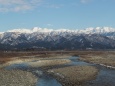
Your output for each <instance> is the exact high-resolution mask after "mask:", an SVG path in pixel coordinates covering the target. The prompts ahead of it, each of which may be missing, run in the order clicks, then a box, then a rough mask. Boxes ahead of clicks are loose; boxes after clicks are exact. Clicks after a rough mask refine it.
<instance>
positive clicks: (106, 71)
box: [5, 56, 115, 86]
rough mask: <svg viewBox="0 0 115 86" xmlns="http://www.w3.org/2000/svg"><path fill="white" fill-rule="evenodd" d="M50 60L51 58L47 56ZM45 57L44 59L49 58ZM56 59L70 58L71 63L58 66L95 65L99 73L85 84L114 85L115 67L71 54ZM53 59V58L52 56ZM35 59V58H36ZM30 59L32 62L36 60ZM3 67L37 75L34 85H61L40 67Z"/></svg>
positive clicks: (87, 85)
mask: <svg viewBox="0 0 115 86" xmlns="http://www.w3.org/2000/svg"><path fill="white" fill-rule="evenodd" d="M49 59H50V60H51V58H49ZM49 59H45V60H49ZM56 59H70V60H71V63H67V64H63V65H60V66H58V67H68V66H76V65H82V66H83V65H90V66H95V67H97V68H98V69H99V73H98V75H97V77H96V79H95V80H92V81H88V82H86V86H115V81H114V80H115V69H110V68H106V67H104V66H100V65H97V64H91V63H87V62H83V61H80V60H79V57H77V56H72V57H70V58H56ZM52 60H53V58H52ZM36 61H37V60H36ZM36 61H32V62H36ZM5 69H7V70H11V69H21V70H24V71H29V72H32V73H33V74H35V75H36V76H37V77H39V80H38V81H37V83H36V86H62V85H61V84H60V83H59V82H58V81H57V80H56V79H55V78H53V77H52V76H50V75H48V74H47V73H45V72H44V71H43V70H42V69H41V68H30V67H29V66H28V64H27V63H26V62H25V63H22V64H12V65H10V66H7V67H6V68H5Z"/></svg>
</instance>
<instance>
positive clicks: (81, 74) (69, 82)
mask: <svg viewBox="0 0 115 86" xmlns="http://www.w3.org/2000/svg"><path fill="white" fill-rule="evenodd" d="M48 72H50V73H53V74H54V76H55V77H56V78H57V79H58V80H59V81H60V82H61V83H62V85H63V86H81V85H83V83H84V82H86V81H88V80H92V79H95V77H96V75H97V73H98V70H97V69H96V68H95V67H92V66H72V67H64V68H58V69H51V70H49V71H48Z"/></svg>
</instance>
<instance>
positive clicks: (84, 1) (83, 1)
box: [80, 0, 92, 3]
mask: <svg viewBox="0 0 115 86" xmlns="http://www.w3.org/2000/svg"><path fill="white" fill-rule="evenodd" d="M80 1H81V3H88V2H91V1H92V0H80Z"/></svg>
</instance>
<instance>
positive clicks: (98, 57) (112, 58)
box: [80, 52, 115, 66]
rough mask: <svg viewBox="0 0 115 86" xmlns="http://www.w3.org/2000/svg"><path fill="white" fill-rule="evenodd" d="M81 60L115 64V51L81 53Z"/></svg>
mask: <svg viewBox="0 0 115 86" xmlns="http://www.w3.org/2000/svg"><path fill="white" fill-rule="evenodd" d="M80 60H83V61H87V62H91V63H96V64H104V65H109V66H115V53H114V52H103V53H101V54H89V55H81V56H80Z"/></svg>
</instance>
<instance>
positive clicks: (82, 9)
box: [0, 0, 115, 32]
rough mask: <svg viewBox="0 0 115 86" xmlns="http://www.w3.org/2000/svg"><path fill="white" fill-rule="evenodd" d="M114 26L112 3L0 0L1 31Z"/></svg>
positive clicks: (113, 0)
mask: <svg viewBox="0 0 115 86" xmlns="http://www.w3.org/2000/svg"><path fill="white" fill-rule="evenodd" d="M97 26H100V27H104V26H108V27H113V28H114V27H115V0H0V32H2V31H7V30H10V29H18V28H29V29H31V28H33V27H41V28H51V29H61V28H65V29H85V28H88V27H97Z"/></svg>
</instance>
